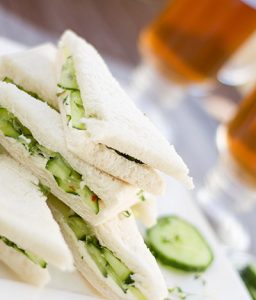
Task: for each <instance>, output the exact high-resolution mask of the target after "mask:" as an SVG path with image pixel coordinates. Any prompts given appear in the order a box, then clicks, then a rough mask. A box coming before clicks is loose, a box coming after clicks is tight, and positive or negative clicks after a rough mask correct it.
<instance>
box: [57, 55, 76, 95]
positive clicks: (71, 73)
mask: <svg viewBox="0 0 256 300" xmlns="http://www.w3.org/2000/svg"><path fill="white" fill-rule="evenodd" d="M59 86H60V87H62V88H64V89H71V90H77V89H78V84H77V81H76V73H75V66H74V61H73V58H72V56H69V57H67V59H66V61H65V62H64V64H63V66H62V69H61V75H60V82H59Z"/></svg>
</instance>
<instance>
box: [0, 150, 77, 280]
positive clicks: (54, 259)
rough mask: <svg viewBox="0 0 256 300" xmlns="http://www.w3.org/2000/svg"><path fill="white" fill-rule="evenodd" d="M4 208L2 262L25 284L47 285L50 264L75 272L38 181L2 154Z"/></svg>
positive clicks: (0, 178)
mask: <svg viewBox="0 0 256 300" xmlns="http://www.w3.org/2000/svg"><path fill="white" fill-rule="evenodd" d="M0 206H1V209H0V260H1V261H2V262H4V263H5V264H6V265H7V266H9V267H10V268H11V269H12V270H13V271H14V272H15V273H16V274H17V275H18V276H19V277H20V278H21V279H22V280H23V281H26V282H29V283H32V284H35V285H40V286H42V285H44V284H46V283H47V281H48V280H49V273H48V270H47V265H48V263H49V264H53V265H55V266H57V267H58V268H60V269H62V270H68V269H70V270H72V268H73V259H72V256H71V253H70V251H69V249H68V247H67V246H66V244H65V241H64V239H63V237H62V235H61V232H60V229H59V227H58V225H57V223H56V222H55V220H54V219H53V217H52V214H51V211H50V209H49V208H48V206H47V204H46V197H45V196H44V194H43V193H42V192H41V191H40V183H39V181H38V179H36V178H35V177H34V176H33V175H32V174H31V173H30V172H29V171H27V170H26V169H24V167H22V166H21V165H20V164H19V163H17V162H16V161H14V160H13V159H11V158H10V157H9V156H7V155H6V154H0Z"/></svg>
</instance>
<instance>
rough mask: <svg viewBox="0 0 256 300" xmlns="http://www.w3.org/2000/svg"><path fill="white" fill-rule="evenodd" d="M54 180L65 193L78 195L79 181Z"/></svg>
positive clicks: (56, 178) (68, 179) (69, 179)
mask: <svg viewBox="0 0 256 300" xmlns="http://www.w3.org/2000/svg"><path fill="white" fill-rule="evenodd" d="M54 179H55V181H56V182H57V184H58V186H59V187H60V188H61V189H62V190H63V191H65V192H66V193H69V194H73V195H78V190H79V186H80V183H79V181H77V180H72V179H71V178H67V179H60V178H58V177H54Z"/></svg>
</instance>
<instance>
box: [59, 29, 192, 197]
mask: <svg viewBox="0 0 256 300" xmlns="http://www.w3.org/2000/svg"><path fill="white" fill-rule="evenodd" d="M57 65H58V67H57V70H58V74H57V75H58V76H57V78H58V87H59V91H58V98H59V108H60V111H61V115H62V121H63V126H64V128H65V133H66V139H67V145H68V148H69V149H70V150H71V151H72V152H74V153H75V154H76V155H78V156H79V157H80V158H81V159H83V160H84V161H87V162H88V163H90V164H92V165H94V166H96V167H97V168H99V169H101V170H103V171H105V172H107V173H109V174H112V175H113V176H115V177H117V178H120V179H122V180H124V181H127V182H129V183H131V184H133V185H135V186H138V187H140V188H142V189H143V190H145V191H148V192H151V193H153V194H159V193H162V192H163V190H164V185H163V182H162V180H161V179H160V178H159V175H158V172H157V171H156V170H159V171H162V172H164V173H166V174H168V175H170V176H172V177H174V178H176V179H178V180H180V181H182V182H184V183H185V184H186V185H187V186H188V187H190V188H191V187H193V183H192V179H191V178H190V177H189V176H188V168H187V167H186V165H185V163H184V162H183V161H182V159H181V157H180V156H179V155H178V154H177V153H176V151H175V149H174V147H173V146H171V145H170V144H169V143H168V141H167V140H166V139H165V138H164V137H163V136H162V135H161V133H160V132H159V131H158V130H157V129H156V128H155V127H154V125H153V124H152V123H151V122H150V120H149V119H148V118H147V117H146V116H145V115H144V114H143V113H142V112H140V111H139V110H138V109H137V108H136V106H135V105H134V104H133V102H132V101H131V100H130V99H129V97H128V96H127V95H126V94H125V92H124V91H123V90H122V88H121V87H120V85H119V84H118V83H117V81H116V80H115V79H114V78H113V77H112V75H111V73H110V72H109V70H108V68H107V66H106V65H105V63H104V61H103V60H102V58H101V57H100V55H99V54H98V52H97V51H96V50H95V49H94V48H93V46H91V45H90V44H88V43H87V42H86V41H85V40H83V39H82V38H80V37H78V36H77V35H76V34H74V33H73V32H71V31H67V32H65V33H64V34H63V36H62V37H61V39H60V43H59V49H58V56H57Z"/></svg>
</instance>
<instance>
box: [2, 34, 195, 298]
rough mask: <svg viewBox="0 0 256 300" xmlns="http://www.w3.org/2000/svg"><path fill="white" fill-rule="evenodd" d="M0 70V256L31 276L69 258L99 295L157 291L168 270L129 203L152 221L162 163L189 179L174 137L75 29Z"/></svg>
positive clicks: (160, 294) (40, 279) (12, 58)
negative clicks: (132, 97)
mask: <svg viewBox="0 0 256 300" xmlns="http://www.w3.org/2000/svg"><path fill="white" fill-rule="evenodd" d="M0 80H1V81H0V95H1V97H0V144H1V145H2V146H3V147H4V149H5V151H6V152H8V154H3V155H1V156H0V182H1V185H0V190H1V191H2V193H1V194H0V201H1V203H2V207H3V209H2V210H1V212H0V249H1V248H3V249H4V250H3V251H0V259H2V260H3V261H5V262H6V263H7V264H8V265H9V266H10V267H11V268H13V269H15V270H16V271H17V268H16V267H14V266H16V265H17V264H21V266H22V267H20V268H18V269H19V270H21V269H22V268H24V269H26V270H27V271H26V274H27V276H24V277H23V279H24V280H26V281H28V282H31V283H34V284H44V283H45V282H46V281H47V280H46V279H48V273H47V269H46V265H47V263H48V262H49V263H52V264H55V265H57V267H60V268H61V269H67V270H68V269H71V267H72V259H74V265H75V266H76V268H77V269H78V270H79V271H80V273H81V274H82V275H83V276H84V277H85V278H86V280H88V281H89V282H90V283H91V284H92V285H93V286H94V287H95V288H96V289H97V290H98V291H99V292H100V293H101V294H102V295H103V296H104V297H105V298H106V299H111V300H115V299H127V300H128V299H131V300H163V299H164V298H165V297H166V295H167V288H166V285H165V282H164V279H163V276H162V274H161V272H160V270H159V267H158V265H157V263H156V261H155V258H154V257H153V256H152V254H151V253H150V251H149V250H148V248H147V246H146V245H145V243H144V241H143V238H142V237H141V235H140V233H139V231H138V229H137V225H136V222H135V217H134V214H135V213H133V212H136V216H140V218H141V219H142V220H143V221H144V223H145V224H146V225H148V226H150V225H152V224H154V222H155V219H156V211H155V199H154V196H155V195H160V194H162V193H163V192H164V189H165V186H164V181H163V178H162V175H161V172H164V173H166V174H167V175H170V176H172V177H173V178H175V179H177V180H180V181H181V182H184V184H185V185H187V186H188V187H189V188H192V187H193V183H192V180H191V178H190V177H189V176H188V169H187V167H186V165H185V164H184V162H183V161H182V159H181V158H180V156H179V155H178V154H177V153H176V152H175V149H174V147H173V146H171V145H170V144H169V143H168V142H167V141H166V139H165V138H164V137H163V136H162V135H161V134H160V133H159V132H158V131H157V129H156V128H155V127H154V125H153V124H152V123H151V122H150V120H149V119H148V118H147V117H146V116H145V115H144V114H143V113H141V112H140V111H139V110H138V109H137V108H136V106H135V105H134V103H133V102H132V101H131V100H130V99H129V98H128V96H127V95H126V94H125V92H124V91H123V90H122V88H121V87H120V85H119V84H118V83H117V81H116V80H115V79H114V78H113V77H112V75H111V73H110V71H109V70H108V68H107V66H106V65H105V63H104V61H103V60H102V58H101V57H100V55H99V54H98V52H97V51H96V50H95V49H94V48H93V46H91V45H90V44H88V43H87V42H86V41H85V40H83V39H82V38H80V37H78V36H77V35H76V34H75V33H73V32H71V31H67V32H65V33H64V34H63V36H62V37H61V39H60V42H59V45H58V49H56V48H55V47H54V46H53V45H50V44H45V45H42V46H39V47H36V48H34V49H30V50H27V51H24V52H22V53H17V54H12V55H6V56H3V57H1V58H0ZM9 155H10V156H9ZM11 157H13V159H12V158H11ZM14 160H15V161H14ZM5 169H6V171H5ZM6 174H7V175H8V176H6ZM8 178H9V179H10V178H11V180H10V182H11V183H12V184H7V183H8ZM46 197H47V198H48V199H47V204H46ZM7 198H8V199H10V198H11V199H12V201H11V202H12V203H9V202H10V201H9V200H8V201H6V199H7ZM7 202H8V203H7ZM7 204H8V205H7ZM11 210H12V213H10V211H11ZM13 210H14V211H17V216H14V217H13ZM39 210H40V211H41V214H42V215H41V214H39ZM23 214H26V215H27V218H25V217H24V215H23ZM11 215H12V219H11V220H9V221H10V226H9V225H8V224H9V223H8V218H9V219H10V218H11V217H10V216H11ZM52 216H53V217H54V219H53V217H52ZM30 218H31V220H30ZM35 220H36V222H37V223H35ZM55 220H56V222H57V223H58V224H59V227H60V230H61V232H62V235H63V237H64V239H65V241H66V243H67V245H68V247H69V248H67V246H66V244H65V242H64V240H63V238H62V236H61V234H60V231H59V229H58V227H57V225H56V222H55ZM30 222H31V224H32V225H30V226H29V223H30ZM6 224H7V225H6ZM2 225H3V226H2ZM5 225H6V226H5ZM16 226H17V228H18V229H19V230H20V232H16V230H15V227H16ZM31 228H33V230H32V229H31ZM20 233H22V234H23V236H26V239H20V238H19V235H20ZM32 235H33V236H36V239H35V240H34V237H33V236H32ZM25 240H27V242H25ZM32 241H33V242H32ZM44 244H47V247H45V246H43V245H44ZM10 245H15V246H10ZM70 252H71V253H72V257H71V254H70ZM31 257H32V259H31ZM17 272H18V271H17ZM22 274H23V273H22ZM32 274H35V275H32Z"/></svg>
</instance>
